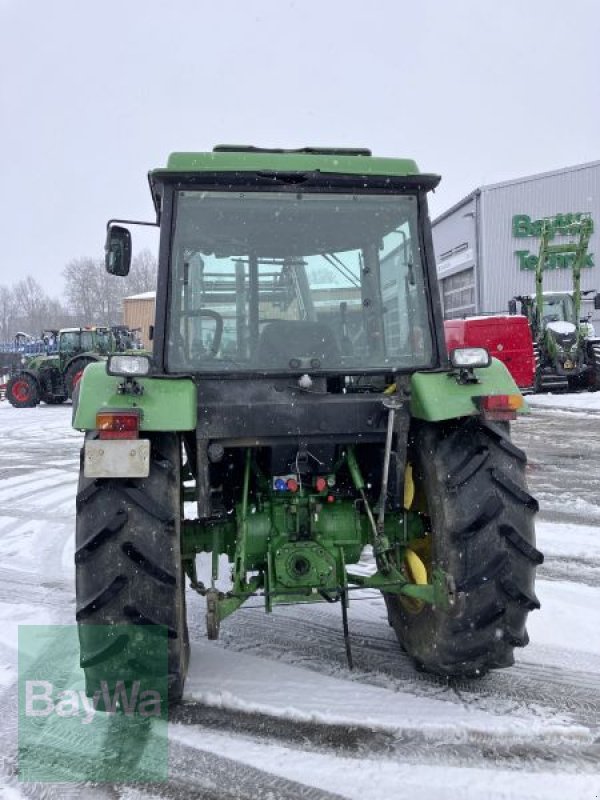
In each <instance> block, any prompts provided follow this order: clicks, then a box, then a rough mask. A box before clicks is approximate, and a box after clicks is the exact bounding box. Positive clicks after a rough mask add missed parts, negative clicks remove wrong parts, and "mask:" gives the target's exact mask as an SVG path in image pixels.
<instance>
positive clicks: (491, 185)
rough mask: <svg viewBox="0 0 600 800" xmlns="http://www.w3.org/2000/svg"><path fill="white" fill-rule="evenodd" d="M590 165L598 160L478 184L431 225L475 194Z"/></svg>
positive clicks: (573, 170) (589, 166)
mask: <svg viewBox="0 0 600 800" xmlns="http://www.w3.org/2000/svg"><path fill="white" fill-rule="evenodd" d="M592 167H600V161H587V162H586V163H585V164H574V165H573V166H570V167H562V168H561V169H553V170H550V171H549V172H538V173H536V174H534V175H525V176H524V177H522V178H511V179H510V180H508V181H500V182H499V183H488V184H486V185H484V186H479V187H478V188H477V189H474V190H473V191H472V192H470V193H469V194H468V195H466V196H465V197H463V198H462V200H459V201H458V203H455V204H454V205H453V206H450V208H449V209H447V210H446V211H444V212H443V213H442V214H440V215H439V216H438V217H436V218H435V219H434V220H433V222H432V225H437V223H438V222H441V221H442V220H443V219H446V217H449V216H450V214H453V213H454V212H455V211H458V209H459V208H461V207H462V206H464V205H466V204H467V203H468V202H469V201H470V200H472V199H473V198H474V197H475V196H476V195H479V194H481V193H483V192H489V191H492V190H494V189H504V187H506V186H513V185H516V184H519V183H528V182H529V181H539V180H543V179H544V178H553V177H555V176H556V175H564V174H566V173H568V172H579V171H580V170H583V169H590V168H592Z"/></svg>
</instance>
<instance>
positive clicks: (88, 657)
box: [75, 433, 189, 702]
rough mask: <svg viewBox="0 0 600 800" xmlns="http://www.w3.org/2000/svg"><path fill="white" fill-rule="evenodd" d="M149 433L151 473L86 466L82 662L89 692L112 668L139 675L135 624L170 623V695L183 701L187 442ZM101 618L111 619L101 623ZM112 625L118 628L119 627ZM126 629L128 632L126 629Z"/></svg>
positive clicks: (82, 484)
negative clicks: (94, 470)
mask: <svg viewBox="0 0 600 800" xmlns="http://www.w3.org/2000/svg"><path fill="white" fill-rule="evenodd" d="M87 436H88V437H92V438H93V437H94V436H95V434H87ZM148 438H150V446H151V465H150V475H149V476H148V478H144V479H136V480H129V479H124V478H123V479H96V480H94V479H89V478H86V477H85V476H84V475H83V469H81V473H80V478H79V487H78V493H77V528H76V549H75V565H76V569H75V572H76V597H77V613H76V618H77V622H78V625H79V641H80V652H81V666H82V667H83V669H84V672H85V679H86V692H87V693H88V695H89V696H93V695H94V693H95V692H97V691H98V690H100V689H101V681H103V680H107V675H110V676H113V675H114V676H116V677H115V680H119V679H121V680H127V679H128V677H127V676H129V677H131V679H132V680H133V679H135V676H134V675H133V673H132V674H131V675H130V673H128V670H129V669H130V668H131V669H132V670H135V668H136V664H135V661H136V658H137V656H136V655H135V654H134V653H133V651H132V648H133V647H134V645H133V644H132V641H133V639H134V638H135V637H134V636H133V634H135V632H136V631H138V632H140V628H139V627H138V628H135V627H133V626H140V625H152V624H155V625H162V626H166V629H167V634H168V694H169V702H176V701H177V700H179V699H180V698H181V695H182V693H183V687H184V683H185V677H186V673H187V666H188V660H189V638H188V630H187V621H186V609H185V582H184V573H183V569H182V560H181V442H180V439H179V437H178V436H177V435H175V434H167V433H165V434H153V435H152V436H151V437H148ZM82 463H83V450H82ZM98 625H102V626H103V627H102V628H101V629H97V628H96V631H94V630H93V626H98ZM105 626H118V628H116V629H115V632H114V633H112V632H111V630H110V629H109V628H108V627H105ZM122 626H128V627H127V628H123V627H122ZM98 630H100V633H98ZM150 630H151V629H148V628H147V629H146V630H145V631H144V633H148V631H150ZM123 631H126V632H127V633H128V635H124V636H123V635H120V634H119V632H123ZM99 637H100V641H99ZM103 637H104V638H103ZM163 652H164V651H163ZM137 666H138V668H139V664H138V665H137ZM123 674H125V676H126V677H125V678H123ZM119 676H120V677H119Z"/></svg>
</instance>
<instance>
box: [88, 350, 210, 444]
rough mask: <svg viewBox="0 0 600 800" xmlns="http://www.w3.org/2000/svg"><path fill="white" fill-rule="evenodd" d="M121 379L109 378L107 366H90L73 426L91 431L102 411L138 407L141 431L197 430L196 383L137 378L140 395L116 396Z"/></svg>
mask: <svg viewBox="0 0 600 800" xmlns="http://www.w3.org/2000/svg"><path fill="white" fill-rule="evenodd" d="M122 383H123V379H122V378H117V377H115V376H112V375H108V374H107V372H106V364H105V363H104V362H102V363H98V364H90V365H89V367H87V369H86V370H85V372H84V373H83V376H82V378H81V381H80V382H79V399H78V402H77V407H76V409H75V413H74V415H73V427H74V428H77V429H79V430H87V431H89V430H94V429H95V428H96V414H97V412H98V411H103V410H104V409H107V408H110V409H119V408H121V409H129V408H139V409H141V412H142V417H141V421H140V428H141V429H142V430H144V431H191V430H194V429H195V428H196V418H197V408H198V402H197V392H196V384H195V383H194V382H193V381H192V380H191V379H189V378H168V379H164V378H139V379H137V383H138V385H139V386H140V387H141V389H142V393H141V394H122V393H119V391H118V389H119V385H120V384H122Z"/></svg>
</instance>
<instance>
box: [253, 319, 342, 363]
mask: <svg viewBox="0 0 600 800" xmlns="http://www.w3.org/2000/svg"><path fill="white" fill-rule="evenodd" d="M340 356H341V353H340V348H339V345H338V343H337V340H336V338H335V335H334V333H333V331H332V330H331V328H330V327H329V325H326V324H325V323H323V322H310V321H302V320H298V321H296V320H286V319H281V320H274V321H273V322H269V323H267V324H266V325H265V327H264V328H263V329H262V331H261V333H260V336H259V339H258V347H257V349H256V362H257V365H259V366H260V367H266V368H275V369H277V368H278V369H286V368H289V367H290V361H292V360H294V359H298V360H299V361H300V362H301V363H302V360H304V359H310V360H313V361H318V362H319V367H323V368H327V367H329V368H331V367H337V366H338V365H339V363H340ZM303 366H306V365H303ZM311 366H312V367H313V368H317V367H316V366H315V365H313V364H311Z"/></svg>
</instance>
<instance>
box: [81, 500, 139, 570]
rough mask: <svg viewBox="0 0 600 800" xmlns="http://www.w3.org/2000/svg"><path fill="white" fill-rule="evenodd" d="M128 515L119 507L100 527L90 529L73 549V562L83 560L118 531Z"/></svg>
mask: <svg viewBox="0 0 600 800" xmlns="http://www.w3.org/2000/svg"><path fill="white" fill-rule="evenodd" d="M128 517H129V515H128V513H127V510H126V509H124V508H119V509H117V511H115V513H114V515H113V516H112V518H111V519H110V520H109V521H108V522H105V523H104V524H103V525H102V527H101V528H96V529H95V530H92V533H91V534H90V535H89V536H88V538H87V539H86V540H85V541H83V542H82V543H81V544H80V545H79V546H78V547H77V548H76V549H75V563H76V564H78V563H80V562H81V561H84V560H85V559H86V558H87V557H88V556H89V555H90V554H91V553H93V551H94V550H97V549H98V547H100V546H101V545H102V544H103V543H104V542H105V541H107V540H108V539H109V538H110V537H111V536H114V534H116V533H118V532H119V531H120V530H121V528H122V527H123V526H124V525H125V523H126V522H127V519H128Z"/></svg>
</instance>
